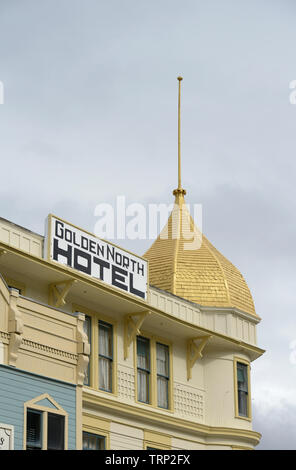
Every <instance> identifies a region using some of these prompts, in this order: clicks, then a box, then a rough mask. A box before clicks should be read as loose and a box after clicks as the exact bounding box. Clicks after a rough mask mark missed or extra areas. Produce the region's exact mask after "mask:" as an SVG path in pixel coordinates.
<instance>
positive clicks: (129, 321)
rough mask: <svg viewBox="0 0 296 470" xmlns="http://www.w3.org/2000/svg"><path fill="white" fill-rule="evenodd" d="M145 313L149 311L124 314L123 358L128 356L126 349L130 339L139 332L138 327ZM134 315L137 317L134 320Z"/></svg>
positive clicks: (130, 341) (148, 313)
mask: <svg viewBox="0 0 296 470" xmlns="http://www.w3.org/2000/svg"><path fill="white" fill-rule="evenodd" d="M147 315H150V311H147V312H141V313H131V314H130V315H126V317H125V320H124V359H127V357H128V349H129V346H130V344H131V343H132V341H133V340H134V339H135V337H136V336H137V335H140V334H141V331H140V328H141V326H142V325H143V322H144V320H145V318H146V317H147ZM134 317H138V318H136V319H135V321H134V320H133V318H134Z"/></svg>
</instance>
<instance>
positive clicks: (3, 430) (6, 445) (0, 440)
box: [0, 423, 14, 450]
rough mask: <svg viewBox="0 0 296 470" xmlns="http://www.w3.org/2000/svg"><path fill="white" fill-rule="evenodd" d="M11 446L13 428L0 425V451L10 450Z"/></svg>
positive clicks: (12, 444)
mask: <svg viewBox="0 0 296 470" xmlns="http://www.w3.org/2000/svg"><path fill="white" fill-rule="evenodd" d="M13 446H14V442H13V426H10V425H9V424H1V423H0V450H12V449H13V448H14V447H13Z"/></svg>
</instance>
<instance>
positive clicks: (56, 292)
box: [48, 279, 77, 308]
mask: <svg viewBox="0 0 296 470" xmlns="http://www.w3.org/2000/svg"><path fill="white" fill-rule="evenodd" d="M75 282H77V281H76V279H70V280H68V281H60V282H53V283H52V284H49V286H48V290H49V305H52V306H53V307H56V308H59V307H62V306H63V305H65V303H66V297H67V295H68V293H69V290H70V289H71V287H72V286H73V284H74V283H75Z"/></svg>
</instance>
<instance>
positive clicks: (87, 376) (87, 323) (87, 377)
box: [83, 315, 91, 385]
mask: <svg viewBox="0 0 296 470" xmlns="http://www.w3.org/2000/svg"><path fill="white" fill-rule="evenodd" d="M83 330H84V333H85V334H86V336H87V338H88V342H89V344H90V348H91V318H90V317H89V316H88V315H85V320H84V323H83ZM90 358H91V350H90V356H89V363H88V365H87V369H86V371H85V376H84V382H83V384H84V385H90Z"/></svg>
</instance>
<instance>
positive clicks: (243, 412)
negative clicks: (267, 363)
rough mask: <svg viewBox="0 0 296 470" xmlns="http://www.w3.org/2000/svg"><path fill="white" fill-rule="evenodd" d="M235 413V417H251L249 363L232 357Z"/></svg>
mask: <svg viewBox="0 0 296 470" xmlns="http://www.w3.org/2000/svg"><path fill="white" fill-rule="evenodd" d="M234 374H235V375H234V377H235V414H236V417H237V418H244V419H248V420H249V419H251V400H250V364H249V363H248V362H247V361H245V360H244V359H239V358H235V359H234Z"/></svg>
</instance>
